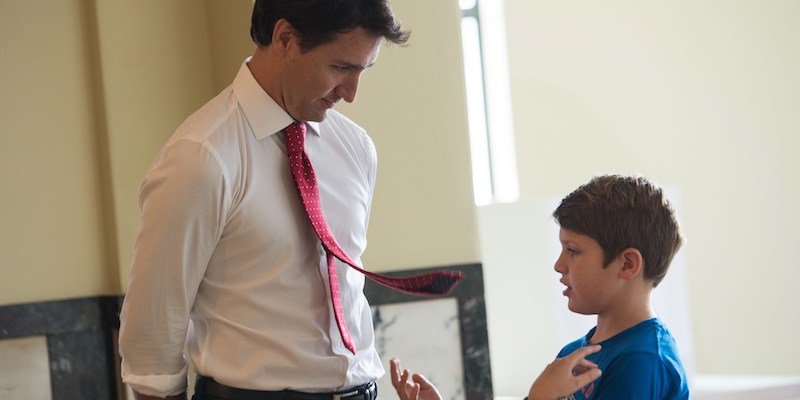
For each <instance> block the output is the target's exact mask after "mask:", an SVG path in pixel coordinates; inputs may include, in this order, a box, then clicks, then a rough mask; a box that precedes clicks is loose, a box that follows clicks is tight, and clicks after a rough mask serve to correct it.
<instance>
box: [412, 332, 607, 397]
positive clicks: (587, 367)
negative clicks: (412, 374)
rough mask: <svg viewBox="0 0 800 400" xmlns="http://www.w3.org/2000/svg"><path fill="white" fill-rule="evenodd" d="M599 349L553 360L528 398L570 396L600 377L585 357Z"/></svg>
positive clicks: (581, 350)
mask: <svg viewBox="0 0 800 400" xmlns="http://www.w3.org/2000/svg"><path fill="white" fill-rule="evenodd" d="M598 351H600V346H598V345H594V346H586V347H582V348H580V349H578V350H575V351H573V352H572V354H570V355H568V356H566V357H563V358H558V359H556V360H555V361H553V362H551V363H550V364H549V365H548V366H547V367H545V369H544V371H542V373H541V374H540V375H539V377H538V378H536V381H534V382H533V385H532V386H531V390H530V392H528V400H553V399H557V398H559V397H563V396H569V395H570V394H572V393H575V391H577V390H578V389H580V388H582V387H584V386H586V385H588V384H589V383H591V382H593V381H594V380H595V379H597V378H599V377H600V375H601V374H602V372H601V371H600V368H598V367H597V364H595V363H593V362H591V361H589V360H586V358H585V357H586V356H588V355H589V354H592V353H596V352H598ZM401 400H405V399H401ZM412 400H413V399H412Z"/></svg>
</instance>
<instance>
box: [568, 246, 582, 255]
mask: <svg viewBox="0 0 800 400" xmlns="http://www.w3.org/2000/svg"><path fill="white" fill-rule="evenodd" d="M567 252H568V253H569V254H570V255H573V256H577V255H578V254H580V252H579V251H578V250H575V249H572V248H569V247H568V248H567Z"/></svg>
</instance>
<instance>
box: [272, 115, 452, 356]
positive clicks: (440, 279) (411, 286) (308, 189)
mask: <svg viewBox="0 0 800 400" xmlns="http://www.w3.org/2000/svg"><path fill="white" fill-rule="evenodd" d="M285 131H286V153H287V154H288V155H289V167H290V169H291V170H292V176H293V177H294V181H295V183H296V184H297V191H298V193H299V194H300V199H301V200H302V201H303V207H305V209H306V213H307V214H308V218H309V220H310V221H311V225H313V226H314V230H315V231H316V232H317V236H319V240H320V241H321V242H322V246H323V247H325V252H326V254H327V259H328V280H329V281H330V285H331V301H332V302H333V310H334V314H335V316H336V324H337V325H338V326H339V332H341V334H342V341H343V342H344V345H345V347H347V348H348V349H349V350H350V351H351V352H353V354H355V352H356V350H355V346H354V345H353V339H352V338H351V337H350V332H349V331H348V330H347V325H346V324H345V322H344V313H343V311H342V301H341V299H340V298H339V279H338V278H337V274H336V265H335V264H336V263H335V259H334V257H336V258H338V259H339V260H341V261H342V262H344V263H347V264H348V265H350V266H351V267H353V268H355V269H356V270H357V271H359V272H361V273H362V274H364V275H366V276H367V277H368V278H370V279H372V280H373V281H375V282H377V283H380V284H381V285H384V286H387V287H390V288H392V289H394V290H397V291H400V292H404V293H409V294H415V295H420V296H439V295H443V294H447V293H449V292H450V291H451V290H452V289H453V288H454V287H455V286H456V285H457V284H458V282H459V281H460V280H461V279H462V277H463V274H462V273H461V272H458V271H434V272H429V273H426V274H422V275H416V276H409V277H403V278H395V277H390V276H385V275H380V274H376V273H374V272H369V271H365V270H363V269H361V268H359V266H358V265H356V263H355V262H353V260H351V259H350V257H348V256H347V254H346V253H345V252H344V250H342V248H341V247H339V244H338V243H337V242H336V239H335V238H334V237H333V234H332V233H331V230H330V228H329V227H328V223H327V222H325V216H324V215H323V214H322V206H321V204H320V200H319V189H318V188H317V178H316V175H315V174H314V167H313V166H312V165H311V160H309V158H308V154H307V153H306V151H305V138H306V125H305V124H304V123H297V122H295V123H293V124H291V125H289V126H288V127H286V129H285Z"/></svg>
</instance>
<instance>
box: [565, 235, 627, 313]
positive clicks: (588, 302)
mask: <svg viewBox="0 0 800 400" xmlns="http://www.w3.org/2000/svg"><path fill="white" fill-rule="evenodd" d="M558 236H559V240H560V241H561V255H559V257H558V260H556V263H555V270H556V272H558V273H560V274H561V280H560V282H561V283H563V284H564V285H566V286H567V288H566V290H564V296H567V299H568V301H569V302H568V306H569V309H570V310H571V311H573V312H576V313H579V314H587V315H588V314H604V313H605V312H606V311H607V310H609V309H610V306H611V305H612V304H613V302H614V300H615V298H616V294H617V293H618V292H619V290H618V289H619V288H620V285H621V283H622V280H620V279H618V276H617V273H618V268H616V267H617V265H616V264H617V263H619V262H620V260H619V257H618V258H617V259H615V260H614V261H612V262H611V264H610V265H608V266H607V267H606V268H603V259H604V257H603V256H604V254H603V248H602V247H600V244H599V243H597V241H596V240H594V239H592V238H591V237H589V236H586V235H582V234H580V233H577V232H574V231H571V230H569V229H564V228H561V229H560V231H559V234H558Z"/></svg>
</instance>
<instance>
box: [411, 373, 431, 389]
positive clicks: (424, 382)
mask: <svg viewBox="0 0 800 400" xmlns="http://www.w3.org/2000/svg"><path fill="white" fill-rule="evenodd" d="M411 379H412V380H413V381H414V382H416V383H418V384H419V385H420V386H422V387H423V388H429V387H431V386H433V384H432V383H431V381H429V380H428V378H426V377H425V376H424V375H420V374H414V376H413V377H412V378H411Z"/></svg>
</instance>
